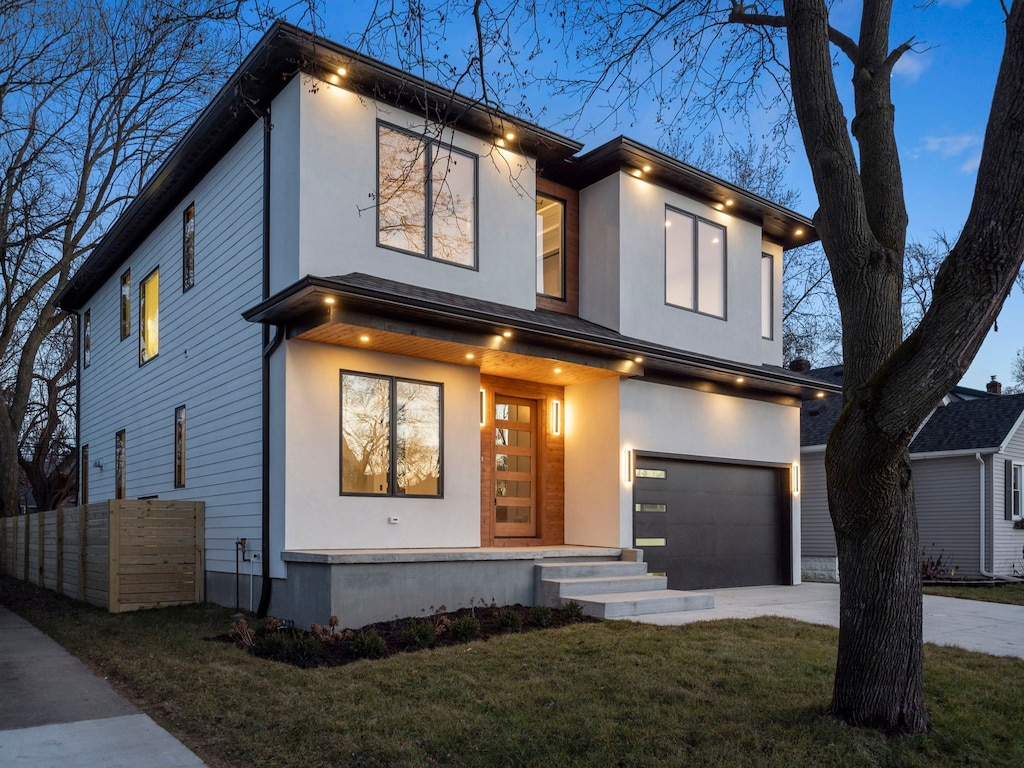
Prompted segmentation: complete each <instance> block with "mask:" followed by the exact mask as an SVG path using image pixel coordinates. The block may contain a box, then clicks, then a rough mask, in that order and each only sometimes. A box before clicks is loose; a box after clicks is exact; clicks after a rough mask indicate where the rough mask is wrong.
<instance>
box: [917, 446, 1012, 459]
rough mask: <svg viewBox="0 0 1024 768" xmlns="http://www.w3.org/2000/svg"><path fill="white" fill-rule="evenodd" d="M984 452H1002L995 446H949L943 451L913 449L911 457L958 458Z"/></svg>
mask: <svg viewBox="0 0 1024 768" xmlns="http://www.w3.org/2000/svg"><path fill="white" fill-rule="evenodd" d="M979 453H980V454H984V455H986V456H988V455H990V454H998V453H1001V451H1000V450H999V447H998V446H996V447H995V448H947V449H946V450H943V451H911V452H910V458H912V459H946V458H950V459H951V458H956V457H957V456H974V455H975V454H979Z"/></svg>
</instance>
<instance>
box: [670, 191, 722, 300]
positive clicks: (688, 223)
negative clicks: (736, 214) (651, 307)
mask: <svg viewBox="0 0 1024 768" xmlns="http://www.w3.org/2000/svg"><path fill="white" fill-rule="evenodd" d="M725 258H726V257H725V227H721V226H719V225H718V224H712V223H711V222H710V221H705V220H704V219H701V218H698V217H697V216H694V215H692V214H689V213H683V212H682V211H677V210H676V209H675V208H665V302H666V303H668V304H671V305H673V306H676V307H682V308H683V309H692V310H694V311H696V312H700V313H701V314H704V315H711V316H712V317H720V318H722V319H725V295H726V287H725Z"/></svg>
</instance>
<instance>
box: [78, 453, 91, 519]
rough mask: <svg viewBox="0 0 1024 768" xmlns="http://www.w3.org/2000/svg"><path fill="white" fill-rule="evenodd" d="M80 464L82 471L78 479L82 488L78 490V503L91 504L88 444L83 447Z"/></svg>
mask: <svg viewBox="0 0 1024 768" xmlns="http://www.w3.org/2000/svg"><path fill="white" fill-rule="evenodd" d="M78 460H79V462H81V463H80V465H79V466H80V467H81V469H80V470H79V473H78V477H79V483H80V487H79V489H78V503H79V504H88V503H89V446H88V444H86V445H83V446H82V452H81V454H80V455H79V459H78Z"/></svg>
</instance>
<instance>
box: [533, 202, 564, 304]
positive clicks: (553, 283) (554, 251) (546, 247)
mask: <svg viewBox="0 0 1024 768" xmlns="http://www.w3.org/2000/svg"><path fill="white" fill-rule="evenodd" d="M537 293H538V294H540V295H542V296H550V297H552V298H555V299H564V298H565V203H563V202H562V201H561V200H555V199H554V198H551V197H546V196H545V195H541V194H538V195H537Z"/></svg>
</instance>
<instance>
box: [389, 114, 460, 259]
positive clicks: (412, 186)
mask: <svg viewBox="0 0 1024 768" xmlns="http://www.w3.org/2000/svg"><path fill="white" fill-rule="evenodd" d="M377 153H378V154H377V163H378V165H377V243H378V245H382V246H384V247H386V248H394V249H395V250H399V251H404V252H406V253H411V254H414V255H416V256H425V257H426V258H429V259H437V260H438V261H447V262H451V263H452V264H458V265H460V266H464V267H472V268H475V267H476V221H477V214H476V199H477V194H476V189H477V178H476V176H477V174H476V157H474V156H473V155H469V154H466V153H464V152H461V151H459V150H456V149H453V148H452V147H449V146H446V145H441V144H438V143H437V142H431V141H428V140H426V139H424V138H423V137H422V136H414V135H412V134H409V133H406V132H404V131H401V130H399V129H397V128H392V127H390V126H387V125H383V124H378V126H377Z"/></svg>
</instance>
